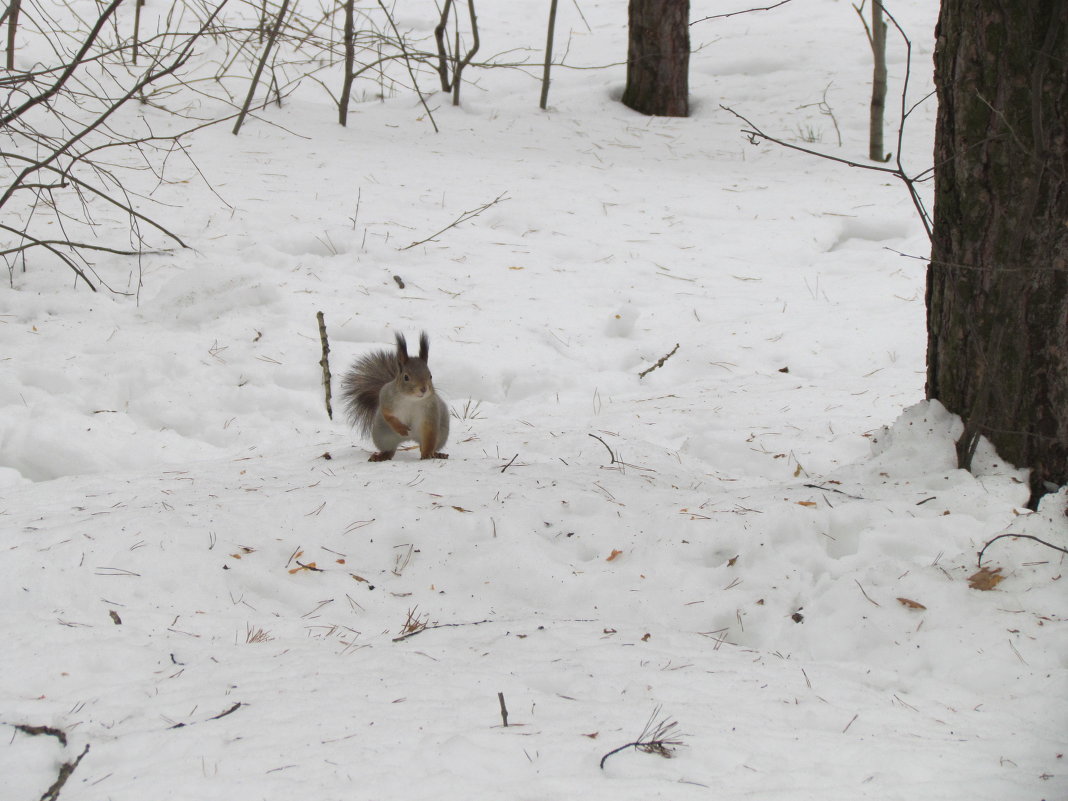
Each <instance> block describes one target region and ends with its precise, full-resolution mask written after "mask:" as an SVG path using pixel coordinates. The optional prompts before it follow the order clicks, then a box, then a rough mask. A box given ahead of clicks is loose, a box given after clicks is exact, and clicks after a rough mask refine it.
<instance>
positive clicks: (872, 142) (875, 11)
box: [868, 0, 888, 161]
mask: <svg viewBox="0 0 1068 801" xmlns="http://www.w3.org/2000/svg"><path fill="white" fill-rule="evenodd" d="M869 35H870V36H871V55H872V64H873V67H872V79H871V111H870V115H869V121H868V158H870V159H871V160H872V161H888V154H887V153H884V152H883V112H884V110H885V109H886V22H885V21H884V20H883V4H882V2H881V0H871V32H870V34H869Z"/></svg>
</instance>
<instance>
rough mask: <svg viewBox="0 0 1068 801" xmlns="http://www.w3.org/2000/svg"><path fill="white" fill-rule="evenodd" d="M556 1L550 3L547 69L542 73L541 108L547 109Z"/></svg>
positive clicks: (546, 39) (546, 40)
mask: <svg viewBox="0 0 1068 801" xmlns="http://www.w3.org/2000/svg"><path fill="white" fill-rule="evenodd" d="M556 2H557V0H552V2H551V3H550V4H549V32H548V33H547V34H546V36H545V70H544V71H543V72H542V75H541V102H540V103H539V105H540V106H541V110H542V111H544V110H545V106H546V105H547V104H548V102H549V70H550V69H551V68H552V63H553V34H554V33H555V32H556Z"/></svg>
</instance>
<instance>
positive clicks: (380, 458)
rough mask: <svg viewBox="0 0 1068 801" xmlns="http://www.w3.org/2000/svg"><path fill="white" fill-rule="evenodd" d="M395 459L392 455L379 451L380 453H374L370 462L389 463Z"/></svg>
mask: <svg viewBox="0 0 1068 801" xmlns="http://www.w3.org/2000/svg"><path fill="white" fill-rule="evenodd" d="M392 458H393V454H392V453H386V452H385V451H379V452H378V453H372V454H371V458H370V459H368V460H367V461H369V462H388V461H389V460H390V459H392Z"/></svg>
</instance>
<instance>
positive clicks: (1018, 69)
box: [927, 0, 1068, 504]
mask: <svg viewBox="0 0 1068 801" xmlns="http://www.w3.org/2000/svg"><path fill="white" fill-rule="evenodd" d="M937 38H938V42H937V47H936V50H935V86H936V87H937V90H938V99H939V109H938V125H937V129H936V140H935V158H934V163H935V165H936V166H935V174H934V178H935V210H934V234H933V242H932V253H931V265H930V267H929V269H928V273H927V315H928V352H927V395H928V397H930V398H937V399H938V400H940V401H942V403H943V404H944V405H945V406H946V408H948V409H949V410H950V411H952V412H955V413H957V414H959V415H960V416H961V418H962V419H963V420H964V425H965V429H964V435H963V436H962V437H961V440H960V443H959V445H958V453H959V456H960V459H961V466H962V467H966V468H967V467H969V466H970V460H971V455H972V453H974V448H975V443H976V441H977V438H978V437H979V436H985V437H987V438H988V439H989V440H990V441H991V442H992V443H993V445H994V446H995V447H996V448H997V450H998V453H999V454H1000V455H1001V457H1002V458H1004V459H1006V460H1007V461H1009V462H1011V463H1012V464H1014V465H1017V466H1020V467H1029V468H1031V490H1032V497H1031V502H1032V504H1036V503H1037V500H1038V498H1039V497H1040V496H1041V495H1042V494H1043V493H1044V492H1046V491H1049V489H1051V488H1053V487H1056V486H1059V485H1063V484H1065V483H1068V224H1066V221H1068V58H1065V54H1066V53H1068V14H1066V13H1065V7H1064V4H1063V0H999V1H995V0H942V9H941V15H940V17H939V22H938V29H937Z"/></svg>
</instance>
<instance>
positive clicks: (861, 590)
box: [853, 579, 879, 606]
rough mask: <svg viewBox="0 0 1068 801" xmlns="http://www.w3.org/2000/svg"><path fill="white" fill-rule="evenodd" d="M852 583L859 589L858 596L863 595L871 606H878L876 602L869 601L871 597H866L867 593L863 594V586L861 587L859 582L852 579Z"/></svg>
mask: <svg viewBox="0 0 1068 801" xmlns="http://www.w3.org/2000/svg"><path fill="white" fill-rule="evenodd" d="M853 582H854V583H855V584H856V585H857V586H858V587H860V594H861V595H863V596H864V597H865V598H867V599H868V603H870V604H872V605H873V606H878V605H879V604H878V602H876V601H873V600H872V599H871V597H870V596H869V595H868V593H866V592H864V586H863V585H862V584H861V583H860V582H859V581H857V580H856V579H853Z"/></svg>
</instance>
